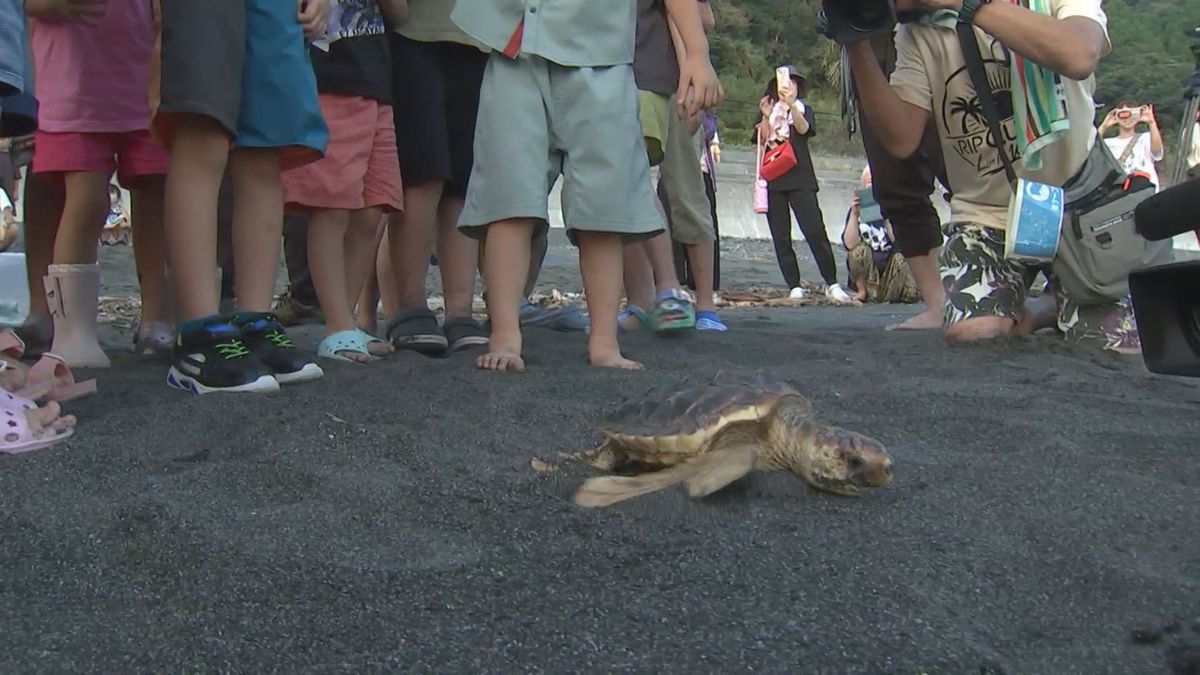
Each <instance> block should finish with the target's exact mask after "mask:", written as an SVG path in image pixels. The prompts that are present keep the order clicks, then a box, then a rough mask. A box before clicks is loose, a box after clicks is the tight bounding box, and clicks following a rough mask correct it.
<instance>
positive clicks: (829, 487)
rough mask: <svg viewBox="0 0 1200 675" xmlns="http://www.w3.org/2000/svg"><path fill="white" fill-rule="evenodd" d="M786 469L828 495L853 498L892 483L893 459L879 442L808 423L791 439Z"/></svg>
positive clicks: (837, 429)
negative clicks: (864, 491)
mask: <svg viewBox="0 0 1200 675" xmlns="http://www.w3.org/2000/svg"><path fill="white" fill-rule="evenodd" d="M784 454H785V455H786V460H785V461H784V462H782V463H784V464H785V465H786V466H785V467H784V468H787V469H790V470H792V471H793V472H795V473H796V474H798V475H799V476H800V477H802V478H804V480H806V481H808V483H809V484H810V485H812V486H813V487H815V488H817V489H818V490H822V491H825V492H832V493H834V494H839V495H847V496H852V495H856V494H858V493H859V492H862V491H863V490H869V489H871V488H877V487H883V486H885V485H887V484H888V483H890V482H891V481H892V458H891V457H890V456H889V455H888V452H887V450H886V449H885V448H884V447H883V444H882V443H880V442H879V441H877V440H875V439H873V438H868V437H867V436H863V435H862V434H859V433H855V432H853V431H847V430H846V429H839V428H838V427H831V426H826V425H824V424H820V423H818V422H814V421H811V420H810V421H808V422H806V423H805V424H804V425H803V426H802V429H800V430H799V432H798V433H795V434H793V435H792V436H791V438H790V439H789V443H788V447H787V452H786V453H784Z"/></svg>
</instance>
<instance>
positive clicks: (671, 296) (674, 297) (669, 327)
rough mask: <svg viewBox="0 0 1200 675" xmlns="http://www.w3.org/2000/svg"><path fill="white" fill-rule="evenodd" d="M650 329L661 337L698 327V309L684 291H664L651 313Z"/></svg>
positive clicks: (659, 295)
mask: <svg viewBox="0 0 1200 675" xmlns="http://www.w3.org/2000/svg"><path fill="white" fill-rule="evenodd" d="M650 327H651V328H652V329H653V330H654V332H655V333H657V334H659V335H669V334H674V333H679V332H681V331H687V330H691V329H693V328H695V327H696V308H695V307H694V306H693V305H692V301H691V299H689V298H688V296H687V295H686V294H685V293H683V292H682V291H677V290H671V291H663V292H662V293H659V294H658V303H657V304H655V305H654V311H653V312H651V313H650Z"/></svg>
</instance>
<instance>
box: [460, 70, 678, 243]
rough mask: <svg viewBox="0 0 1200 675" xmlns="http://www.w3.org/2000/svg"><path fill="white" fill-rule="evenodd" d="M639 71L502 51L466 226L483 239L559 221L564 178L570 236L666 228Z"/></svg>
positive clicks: (487, 102)
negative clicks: (555, 197)
mask: <svg viewBox="0 0 1200 675" xmlns="http://www.w3.org/2000/svg"><path fill="white" fill-rule="evenodd" d="M641 137H642V131H641V124H640V123H639V121H638V98H637V86H636V85H635V84H634V79H633V67H632V66H630V65H624V66H608V67H603V68H572V67H566V66H560V65H557V64H554V63H551V62H550V61H547V60H546V59H543V58H541V57H538V56H524V55H522V56H520V57H518V58H517V59H509V58H507V57H505V56H503V55H501V54H497V53H493V54H492V55H491V57H490V58H489V59H488V65H487V70H486V72H485V73H484V77H483V87H482V90H481V91H480V105H479V117H478V120H477V122H476V127H475V165H474V167H473V168H472V170H471V179H470V181H469V183H468V188H467V199H466V205H465V206H464V208H463V212H462V216H461V217H460V218H459V221H458V226H459V228H461V229H462V231H463V233H464V234H467V235H468V236H471V237H474V238H477V239H482V238H484V237H485V236H486V230H487V226H488V225H490V224H492V223H495V222H499V221H502V220H510V219H515V218H530V219H535V220H540V221H542V225H543V227H544V226H545V225H546V223H547V222H548V221H549V219H550V216H549V204H548V201H549V196H550V189H551V188H552V187H553V185H554V183H555V181H557V180H558V178H559V177H560V176H561V177H562V179H563V187H562V211H563V221H564V223H565V225H566V228H567V235H568V237H570V238H571V240H572V241H575V233H576V232H578V231H580V230H584V231H593V232H611V233H617V234H621V235H625V236H626V237H627V238H629V239H631V240H639V239H644V238H647V237H650V236H653V235H654V234H656V233H658V232H661V231H662V229H663V222H662V218H661V217H660V216H659V214H658V209H657V208H656V207H655V205H654V192H653V189H652V188H651V185H650V165H649V164H648V163H647V161H646V152H645V149H644V147H643V145H642V140H641Z"/></svg>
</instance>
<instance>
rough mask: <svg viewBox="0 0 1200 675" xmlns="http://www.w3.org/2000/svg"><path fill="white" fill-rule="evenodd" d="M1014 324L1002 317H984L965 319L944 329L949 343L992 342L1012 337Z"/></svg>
mask: <svg viewBox="0 0 1200 675" xmlns="http://www.w3.org/2000/svg"><path fill="white" fill-rule="evenodd" d="M1015 325H1016V322H1015V321H1013V320H1012V319H1008V318H1005V317H1002V316H986V317H977V318H974V319H966V320H964V321H959V322H957V323H953V324H950V325H949V326H946V327H945V329H944V330H945V333H946V338H947V339H948V340H950V341H951V342H978V341H980V340H994V339H996V338H1002V337H1008V336H1010V335H1012V332H1013V327H1014V326H1015Z"/></svg>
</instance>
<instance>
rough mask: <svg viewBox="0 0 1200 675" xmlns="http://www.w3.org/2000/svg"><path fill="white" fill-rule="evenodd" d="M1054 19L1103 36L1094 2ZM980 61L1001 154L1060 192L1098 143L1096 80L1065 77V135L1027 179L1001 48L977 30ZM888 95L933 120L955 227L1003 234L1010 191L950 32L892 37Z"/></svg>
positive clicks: (1059, 10)
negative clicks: (1095, 27)
mask: <svg viewBox="0 0 1200 675" xmlns="http://www.w3.org/2000/svg"><path fill="white" fill-rule="evenodd" d="M1050 6H1051V10H1052V12H1053V14H1054V16H1055V17H1056V18H1058V19H1066V18H1068V17H1073V16H1079V17H1084V18H1087V19H1091V20H1093V21H1095V22H1096V23H1098V24H1099V25H1100V26H1101V28H1103V29H1104V31H1105V41H1106V46H1105V50H1104V52H1105V53H1107V51H1108V46H1107V39H1108V19H1107V17H1106V16H1105V14H1104V11H1103V10H1102V9H1101V8H1100V0H1051V2H1050ZM975 36H976V38H978V40H979V49H980V53H981V54H982V55H983V61H984V67H985V69H986V70H987V75H988V80H989V82H991V85H992V95H993V96H994V97H995V99H996V105H997V107H998V108H999V109H1000V115H1001V116H1002V117H1004V119H1003V120H1002V122H1001V129H1002V132H1003V134H1004V136H1005V147H1006V149H1007V152H1008V155H1009V157H1011V158H1012V160H1013V162H1014V166H1015V167H1016V169H1017V174H1018V175H1020V176H1021V177H1022V178H1027V179H1029V180H1035V181H1038V182H1040V183H1046V184H1048V185H1062V184H1064V183H1065V182H1066V181H1067V180H1069V179H1070V178H1071V177H1072V176H1074V175H1075V174H1076V173H1078V171H1079V169H1080V168H1082V167H1083V163H1084V160H1086V159H1087V155H1088V153H1089V152H1090V151H1091V149H1092V146H1093V144H1095V142H1096V137H1097V133H1096V126H1095V114H1096V113H1095V110H1096V107H1095V103H1094V102H1093V99H1092V95H1093V92H1094V91H1095V87H1096V81H1095V77H1089V78H1088V79H1086V80H1083V81H1079V80H1071V79H1069V78H1066V77H1063V78H1062V83H1063V89H1064V94H1065V95H1066V100H1067V117H1068V119H1069V121H1070V126H1071V129H1070V131H1069V132H1068V133H1067V134H1066V135H1065V136H1064V137H1062V138H1061V139H1060V140H1059V141H1058V142H1056V143H1054V144H1053V145H1051V146H1049V147H1047V148H1046V149H1045V150H1044V151H1043V152H1042V157H1043V160H1044V161H1043V166H1042V169H1041V170H1040V171H1036V172H1031V171H1026V170H1025V169H1024V168H1023V165H1022V164H1021V162H1020V161H1018V159H1019V157H1020V155H1019V153H1018V150H1017V142H1016V134H1015V133H1014V125H1013V110H1012V91H1011V79H1012V77H1011V70H1010V67H1009V63H1008V58H1007V56H1006V52H1005V50H1004V48H1003V47H1002V46H1001V45H1000V43H999V42H998V41H996V39H995V38H993V37H991V36H990V35H987V34H986V33H984V32H983V31H982V30H980V29H978V28H976V29H975ZM891 79H892V87H893V88H894V89H895V90H896V93H897V94H898V95H899V96H900V98H901V99H902V100H903V101H905V102H907V103H910V104H912V105H915V106H917V107H919V108H922V109H924V110H928V111H930V113H932V115H933V118H934V121H935V123H936V125H937V129H938V136H939V138H940V140H941V144H942V153H943V154H944V155H945V157H946V172H947V175H948V177H949V179H950V187H951V188H952V189H953V192H954V196H953V198H952V199H951V202H950V210H951V213H952V217H953V220H954V222H956V223H975V224H978V225H983V226H984V227H990V228H995V229H1000V230H1003V229H1006V223H1007V220H1008V204H1009V200H1010V199H1011V197H1012V188H1011V187H1010V185H1009V183H1008V179H1007V178H1006V177H1005V174H1004V165H1003V164H1002V163H1001V161H1000V154H999V153H998V152H996V148H995V147H993V146H992V141H991V136H990V134H989V133H988V124H987V120H986V118H985V117H984V115H983V107H982V106H981V105H980V102H979V96H978V95H977V94H976V93H975V87H974V86H972V84H971V76H970V74H969V73H968V72H967V64H966V60H965V59H964V58H963V55H962V49H961V47H960V46H959V42H958V35H957V33H956V32H955V31H954V29H953V28H941V27H937V26H932V25H927V24H902V25H901V26H900V27H899V28H898V29H897V33H896V70H895V71H894V72H893V73H892V78H891Z"/></svg>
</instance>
